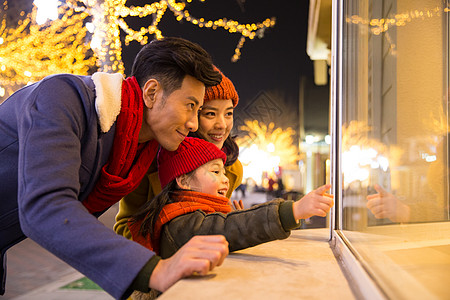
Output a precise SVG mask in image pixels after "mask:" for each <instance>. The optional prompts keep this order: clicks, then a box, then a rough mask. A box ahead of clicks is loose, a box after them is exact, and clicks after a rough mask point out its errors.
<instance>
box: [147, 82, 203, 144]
mask: <svg viewBox="0 0 450 300" xmlns="http://www.w3.org/2000/svg"><path fill="white" fill-rule="evenodd" d="M204 95H205V85H204V84H203V83H202V82H200V81H198V80H197V79H195V78H194V77H192V76H189V75H187V76H186V77H185V78H184V80H183V83H182V85H181V88H180V89H178V90H175V91H173V92H172V93H171V94H170V95H164V92H163V91H162V90H161V89H159V90H158V89H156V93H155V95H154V97H155V98H154V103H153V105H152V106H151V107H148V106H147V107H146V113H145V114H144V118H145V119H144V124H143V126H146V127H147V129H148V130H147V138H150V139H156V140H157V141H158V143H159V144H160V145H161V147H163V148H165V149H166V150H169V151H174V150H176V149H177V148H178V146H179V145H180V143H181V141H183V140H184V138H185V137H186V136H187V135H188V133H189V131H196V130H197V128H198V120H197V114H198V110H199V108H200V107H201V106H202V105H203V97H204ZM147 140H148V139H147Z"/></svg>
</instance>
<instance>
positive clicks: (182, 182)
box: [175, 174, 191, 190]
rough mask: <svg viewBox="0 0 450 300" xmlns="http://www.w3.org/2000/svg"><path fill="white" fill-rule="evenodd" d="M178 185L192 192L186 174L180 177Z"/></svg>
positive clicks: (177, 179)
mask: <svg viewBox="0 0 450 300" xmlns="http://www.w3.org/2000/svg"><path fill="white" fill-rule="evenodd" d="M175 180H176V181H177V184H178V186H179V187H180V188H182V189H184V190H190V189H191V186H190V185H189V182H188V181H189V180H188V176H186V174H183V175H181V176H178V177H177V178H176V179H175Z"/></svg>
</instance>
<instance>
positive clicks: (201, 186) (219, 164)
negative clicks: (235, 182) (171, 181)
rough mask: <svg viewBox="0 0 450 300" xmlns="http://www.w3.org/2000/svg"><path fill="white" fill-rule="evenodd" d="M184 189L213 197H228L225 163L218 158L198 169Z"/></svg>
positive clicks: (187, 181)
mask: <svg viewBox="0 0 450 300" xmlns="http://www.w3.org/2000/svg"><path fill="white" fill-rule="evenodd" d="M185 183H186V186H184V188H188V189H191V190H193V191H196V192H202V193H205V194H209V195H213V196H222V197H226V195H227V192H228V187H229V180H228V178H227V176H225V167H224V166H223V161H222V160H221V159H220V158H218V159H214V160H211V161H209V162H207V163H206V164H204V165H202V166H200V167H198V168H197V169H196V170H195V171H194V172H193V173H192V174H191V175H190V176H189V177H188V178H187V179H186V181H185Z"/></svg>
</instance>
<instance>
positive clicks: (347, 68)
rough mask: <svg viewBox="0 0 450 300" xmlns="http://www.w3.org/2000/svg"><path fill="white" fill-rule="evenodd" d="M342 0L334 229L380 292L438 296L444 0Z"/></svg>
mask: <svg viewBox="0 0 450 300" xmlns="http://www.w3.org/2000/svg"><path fill="white" fill-rule="evenodd" d="M344 3H345V5H344V24H343V27H342V28H343V30H344V31H343V37H344V38H343V41H341V43H342V45H343V60H342V61H343V78H342V82H343V99H341V104H342V153H341V156H342V164H341V167H342V169H341V170H342V182H343V193H342V210H343V211H342V214H343V216H342V229H343V233H344V235H345V237H346V238H347V239H348V240H349V241H350V242H351V245H352V247H354V250H355V251H356V252H357V253H358V254H359V255H361V257H362V259H363V260H364V263H365V264H367V265H366V267H367V268H368V269H370V271H371V272H373V276H374V277H375V278H376V279H377V281H378V282H379V283H380V284H381V285H382V286H383V287H384V288H385V289H386V290H387V291H388V293H394V294H395V293H402V294H405V293H411V296H414V295H415V296H417V295H418V294H417V293H423V294H424V295H429V296H432V295H434V296H438V297H445V296H446V297H448V296H449V295H450V292H449V291H448V288H447V286H446V285H447V283H448V282H450V245H449V244H450V222H448V221H449V197H448V194H449V178H448V170H449V167H448V166H449V158H448V156H449V134H448V69H449V68H448V7H447V3H446V1H442V0H398V1H396V0H347V1H344ZM399 276H402V277H401V278H402V280H401V281H400V277H399ZM408 284H409V285H410V286H408ZM405 285H406V286H405Z"/></svg>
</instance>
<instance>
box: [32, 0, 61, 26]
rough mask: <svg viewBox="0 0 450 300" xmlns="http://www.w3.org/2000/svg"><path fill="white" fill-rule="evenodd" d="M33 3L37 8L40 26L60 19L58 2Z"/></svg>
mask: <svg viewBox="0 0 450 300" xmlns="http://www.w3.org/2000/svg"><path fill="white" fill-rule="evenodd" d="M33 3H34V5H36V7H37V14H36V22H37V23H38V24H39V25H42V24H44V23H45V22H46V21H47V20H48V19H50V20H56V19H57V18H58V0H34V2H33Z"/></svg>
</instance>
